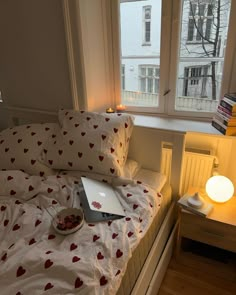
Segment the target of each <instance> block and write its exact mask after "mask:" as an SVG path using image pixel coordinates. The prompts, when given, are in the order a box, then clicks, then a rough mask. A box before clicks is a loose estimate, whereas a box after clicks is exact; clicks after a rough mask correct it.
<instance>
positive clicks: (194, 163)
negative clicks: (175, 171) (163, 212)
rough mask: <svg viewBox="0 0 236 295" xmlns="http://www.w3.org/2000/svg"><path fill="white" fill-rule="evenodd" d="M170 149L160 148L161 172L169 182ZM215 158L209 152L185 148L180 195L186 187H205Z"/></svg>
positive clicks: (166, 147)
mask: <svg viewBox="0 0 236 295" xmlns="http://www.w3.org/2000/svg"><path fill="white" fill-rule="evenodd" d="M171 159H172V149H171V147H168V146H164V147H163V148H162V161H161V172H162V173H164V174H165V175H167V177H168V181H169V180H170V173H171ZM215 160H216V157H215V156H213V155H212V153H211V151H209V150H199V149H191V148H186V149H185V152H184V158H183V164H182V165H183V166H182V184H181V186H180V195H183V194H184V193H185V192H186V191H187V190H188V187H190V186H194V187H205V184H206V182H207V180H208V178H209V177H211V176H212V173H213V168H214V167H215Z"/></svg>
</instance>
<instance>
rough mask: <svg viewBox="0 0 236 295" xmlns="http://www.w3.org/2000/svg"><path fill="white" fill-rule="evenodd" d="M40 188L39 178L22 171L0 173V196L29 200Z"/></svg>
mask: <svg viewBox="0 0 236 295" xmlns="http://www.w3.org/2000/svg"><path fill="white" fill-rule="evenodd" d="M40 187H41V178H40V177H38V176H30V175H28V174H26V173H24V172H22V171H19V170H16V171H0V196H9V197H14V198H20V199H22V200H29V199H31V198H33V197H34V196H35V195H36V194H37V193H38V192H39V191H40Z"/></svg>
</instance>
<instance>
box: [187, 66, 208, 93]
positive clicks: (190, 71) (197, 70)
mask: <svg viewBox="0 0 236 295" xmlns="http://www.w3.org/2000/svg"><path fill="white" fill-rule="evenodd" d="M208 68H209V67H208V66H207V65H206V66H198V67H185V68H184V87H183V96H190V97H208V94H207V91H206V85H207V80H208V77H207V75H208ZM196 86H197V87H196Z"/></svg>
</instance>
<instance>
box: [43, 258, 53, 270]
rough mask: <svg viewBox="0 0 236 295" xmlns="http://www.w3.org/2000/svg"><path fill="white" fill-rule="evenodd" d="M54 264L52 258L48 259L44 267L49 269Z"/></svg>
mask: <svg viewBox="0 0 236 295" xmlns="http://www.w3.org/2000/svg"><path fill="white" fill-rule="evenodd" d="M52 265H53V262H52V261H51V260H50V259H47V260H46V261H45V263H44V268H45V269H47V268H49V267H51V266H52Z"/></svg>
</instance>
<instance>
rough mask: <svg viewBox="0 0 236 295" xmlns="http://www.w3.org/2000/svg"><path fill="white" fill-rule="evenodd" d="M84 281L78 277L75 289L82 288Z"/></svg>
mask: <svg viewBox="0 0 236 295" xmlns="http://www.w3.org/2000/svg"><path fill="white" fill-rule="evenodd" d="M83 283H84V282H83V281H82V280H81V279H80V278H79V277H78V278H76V280H75V289H78V288H80V287H81V286H83Z"/></svg>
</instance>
